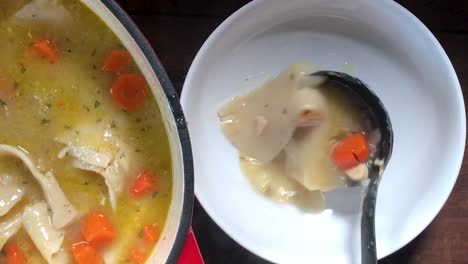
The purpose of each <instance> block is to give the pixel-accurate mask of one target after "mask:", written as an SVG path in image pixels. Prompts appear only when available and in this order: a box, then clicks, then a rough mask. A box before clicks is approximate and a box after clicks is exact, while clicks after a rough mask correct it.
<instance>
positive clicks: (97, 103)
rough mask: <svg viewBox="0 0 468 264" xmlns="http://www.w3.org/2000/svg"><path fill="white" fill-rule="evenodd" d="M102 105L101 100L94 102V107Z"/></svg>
mask: <svg viewBox="0 0 468 264" xmlns="http://www.w3.org/2000/svg"><path fill="white" fill-rule="evenodd" d="M100 105H101V102H99V101H98V100H96V102H94V108H98V107H99V106H100Z"/></svg>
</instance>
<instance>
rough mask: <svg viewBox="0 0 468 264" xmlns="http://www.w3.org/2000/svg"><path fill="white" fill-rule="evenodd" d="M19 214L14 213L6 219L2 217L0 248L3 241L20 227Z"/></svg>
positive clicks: (3, 243)
mask: <svg viewBox="0 0 468 264" xmlns="http://www.w3.org/2000/svg"><path fill="white" fill-rule="evenodd" d="M21 222H22V221H21V214H16V215H14V216H11V217H9V218H7V219H2V222H1V223H0V249H2V248H3V246H4V245H5V243H6V242H7V241H8V239H10V237H12V236H13V235H14V234H16V232H18V230H19V229H20V228H21Z"/></svg>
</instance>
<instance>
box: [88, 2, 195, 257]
mask: <svg viewBox="0 0 468 264" xmlns="http://www.w3.org/2000/svg"><path fill="white" fill-rule="evenodd" d="M81 1H82V2H83V3H84V4H85V5H86V6H88V7H89V8H90V9H91V10H92V11H93V12H94V13H95V14H96V15H97V16H98V17H100V18H101V19H102V20H103V21H104V22H105V24H106V25H107V26H108V27H109V28H110V29H111V30H112V31H113V32H114V33H115V34H116V35H117V37H118V38H119V39H120V40H121V42H122V43H123V45H124V46H125V47H126V48H127V49H128V50H129V51H130V53H131V54H132V56H133V58H134V60H135V63H136V64H137V65H138V67H139V68H140V70H141V72H142V74H143V75H144V76H145V78H146V80H147V82H148V84H149V86H150V88H151V91H152V93H153V94H154V97H155V98H156V100H157V103H158V106H159V110H160V112H161V116H162V119H163V121H164V126H165V129H166V132H167V136H168V140H169V144H170V151H171V156H172V175H173V178H172V182H173V187H172V201H171V204H170V207H169V211H168V214H167V219H166V224H165V226H164V228H163V230H162V233H161V239H160V240H159V242H158V244H157V245H156V247H155V248H154V249H153V251H152V253H151V255H150V257H149V258H148V261H147V263H179V264H189V263H190V264H196V263H203V262H202V260H201V257H200V254H199V250H198V247H197V244H196V241H195V238H194V237H193V232H192V231H191V229H190V223H191V217H192V208H193V197H194V183H193V162H192V151H191V147H190V139H189V134H188V130H187V126H186V122H185V118H184V115H183V113H182V108H181V106H180V104H179V98H178V97H177V94H176V92H175V90H174V88H173V86H172V84H171V82H170V80H169V78H168V76H167V74H166V72H165V70H164V68H163V67H162V65H161V63H160V61H159V59H158V58H157V56H156V54H155V52H154V50H153V49H152V47H151V45H150V44H149V42H148V41H147V39H146V38H145V37H144V36H143V34H142V33H141V31H140V30H139V29H138V27H137V26H136V25H135V23H133V21H132V20H131V18H130V17H129V15H128V14H126V13H125V11H124V10H123V9H122V8H121V7H120V6H119V5H118V4H117V3H116V2H115V1H114V0H100V1H96V0H81ZM187 236H188V239H187ZM186 241H187V244H185V242H186Z"/></svg>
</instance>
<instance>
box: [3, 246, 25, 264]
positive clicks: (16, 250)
mask: <svg viewBox="0 0 468 264" xmlns="http://www.w3.org/2000/svg"><path fill="white" fill-rule="evenodd" d="M6 254H7V263H8V264H25V263H26V258H25V257H24V254H23V251H22V250H21V248H20V247H19V246H18V245H17V244H15V243H12V244H9V245H8V246H7V247H6Z"/></svg>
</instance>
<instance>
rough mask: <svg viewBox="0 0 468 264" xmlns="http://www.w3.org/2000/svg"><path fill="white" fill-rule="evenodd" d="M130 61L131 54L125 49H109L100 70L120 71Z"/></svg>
mask: <svg viewBox="0 0 468 264" xmlns="http://www.w3.org/2000/svg"><path fill="white" fill-rule="evenodd" d="M131 62H132V56H131V55H130V52H128V50H126V49H118V50H113V51H111V52H110V53H109V54H108V55H107V57H106V59H105V60H104V63H103V65H102V68H101V69H102V70H103V71H105V72H116V73H118V72H122V71H123V70H125V68H127V66H128V65H130V63H131Z"/></svg>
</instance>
